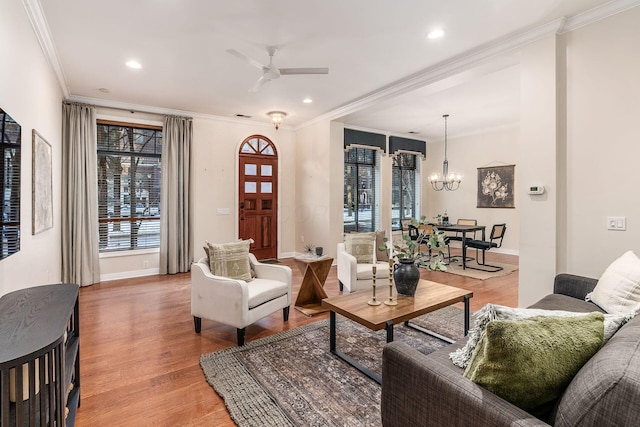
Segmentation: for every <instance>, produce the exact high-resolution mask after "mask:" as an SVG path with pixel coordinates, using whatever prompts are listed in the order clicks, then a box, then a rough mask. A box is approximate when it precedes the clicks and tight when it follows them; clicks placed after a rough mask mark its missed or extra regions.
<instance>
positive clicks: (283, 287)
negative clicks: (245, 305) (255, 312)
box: [247, 279, 289, 309]
mask: <svg viewBox="0 0 640 427" xmlns="http://www.w3.org/2000/svg"><path fill="white" fill-rule="evenodd" d="M247 289H248V290H249V309H252V308H254V307H257V306H259V305H260V304H264V303H265V302H269V301H271V300H272V299H276V298H278V297H281V296H283V295H286V294H287V292H288V291H289V286H288V285H287V284H286V283H285V282H281V281H279V280H271V279H254V280H253V281H252V282H251V283H249V286H247Z"/></svg>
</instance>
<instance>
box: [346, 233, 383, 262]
mask: <svg viewBox="0 0 640 427" xmlns="http://www.w3.org/2000/svg"><path fill="white" fill-rule="evenodd" d="M344 243H345V249H346V251H347V253H348V254H351V255H353V256H354V257H355V258H356V262H357V263H358V264H371V263H373V250H374V249H375V245H376V233H349V234H347V235H346V236H345V240H344Z"/></svg>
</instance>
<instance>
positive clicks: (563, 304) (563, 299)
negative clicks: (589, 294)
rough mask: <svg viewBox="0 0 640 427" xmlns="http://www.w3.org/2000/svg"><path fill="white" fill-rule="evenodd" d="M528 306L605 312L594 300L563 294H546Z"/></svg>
mask: <svg viewBox="0 0 640 427" xmlns="http://www.w3.org/2000/svg"><path fill="white" fill-rule="evenodd" d="M528 308H537V309H542V310H565V311H575V312H578V313H591V312H594V311H599V312H601V313H605V311H604V310H603V309H601V308H600V307H598V306H597V305H595V304H594V303H592V302H588V301H583V300H581V299H578V298H573V297H570V296H567V295H561V294H550V295H546V296H545V297H543V298H542V299H541V300H540V301H538V302H537V303H535V304H533V305H531V306H529V307H528Z"/></svg>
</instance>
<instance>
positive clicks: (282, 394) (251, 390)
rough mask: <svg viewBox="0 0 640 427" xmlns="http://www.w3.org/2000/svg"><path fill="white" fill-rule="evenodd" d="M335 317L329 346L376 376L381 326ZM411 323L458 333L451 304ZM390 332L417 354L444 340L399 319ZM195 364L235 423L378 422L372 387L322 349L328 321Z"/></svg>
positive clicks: (457, 315)
mask: <svg viewBox="0 0 640 427" xmlns="http://www.w3.org/2000/svg"><path fill="white" fill-rule="evenodd" d="M337 317H338V322H337V337H336V338H337V341H336V347H337V349H338V350H340V351H342V352H343V353H345V354H347V355H349V356H351V357H352V358H354V359H356V360H357V361H358V362H360V363H361V364H363V365H365V366H366V367H368V368H369V369H371V370H373V371H375V372H377V373H378V374H380V373H381V371H382V348H383V347H384V345H385V343H386V335H385V332H384V331H378V332H372V331H370V330H369V329H367V328H365V327H362V326H360V325H358V324H356V323H354V322H352V321H350V320H348V319H345V318H343V317H341V316H337ZM413 323H415V324H418V325H420V326H423V327H426V328H428V329H430V330H432V331H434V332H437V333H439V334H441V335H444V336H448V337H451V338H454V339H460V338H461V337H462V336H463V311H462V310H461V309H458V308H456V307H446V308H444V309H441V310H438V311H436V312H434V313H430V314H427V315H424V316H422V317H420V318H417V319H415V320H414V321H413ZM394 338H395V340H396V341H404V342H407V343H408V344H409V345H410V346H412V347H414V348H416V349H418V350H419V351H421V352H422V353H425V354H428V353H431V352H433V351H435V350H437V349H439V348H442V347H443V346H445V345H447V344H446V343H445V342H443V341H441V340H439V339H437V338H433V337H430V336H428V335H425V334H423V333H421V332H418V331H415V330H413V329H409V328H406V327H405V326H404V325H400V326H396V327H395V330H394ZM200 365H201V367H202V370H203V371H204V374H205V377H206V378H207V381H208V382H209V384H210V385H211V386H212V387H213V388H214V390H215V391H216V392H217V393H218V394H219V395H220V396H221V397H222V398H223V399H224V401H225V404H226V405H227V409H228V410H229V413H230V414H231V418H233V420H234V421H235V422H236V424H238V425H239V426H241V427H245V426H260V427H263V426H305V427H306V426H340V427H343V426H350V427H352V426H353V427H356V426H380V425H381V420H380V392H381V388H380V386H379V385H378V384H377V383H376V382H375V381H373V380H371V379H369V378H368V377H366V376H365V375H363V374H362V373H360V372H359V371H358V370H356V369H355V368H353V367H351V366H349V365H348V364H346V363H345V362H343V361H342V360H340V359H338V358H337V357H336V356H334V355H332V354H331V353H330V352H329V321H328V320H321V321H318V322H315V323H312V324H309V325H306V326H302V327H299V328H295V329H292V330H290V331H285V332H281V333H279V334H275V335H272V336H270V337H266V338H263V339H259V340H255V341H252V342H249V343H247V344H246V345H245V346H244V347H233V348H228V349H225V350H221V351H217V352H214V353H209V354H203V355H202V356H201V357H200ZM383 380H384V379H383Z"/></svg>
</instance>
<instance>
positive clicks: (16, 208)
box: [0, 109, 22, 259]
mask: <svg viewBox="0 0 640 427" xmlns="http://www.w3.org/2000/svg"><path fill="white" fill-rule="evenodd" d="M21 141H22V128H21V126H20V125H19V124H18V123H17V122H16V121H15V120H13V118H11V116H9V115H8V114H7V113H5V112H4V110H2V109H0V156H1V157H2V163H0V180H1V186H2V197H1V198H0V199H1V200H2V206H0V213H1V214H2V215H1V216H0V259H4V258H6V257H8V256H10V255H12V254H14V253H16V252H18V251H19V250H20V145H21Z"/></svg>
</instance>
